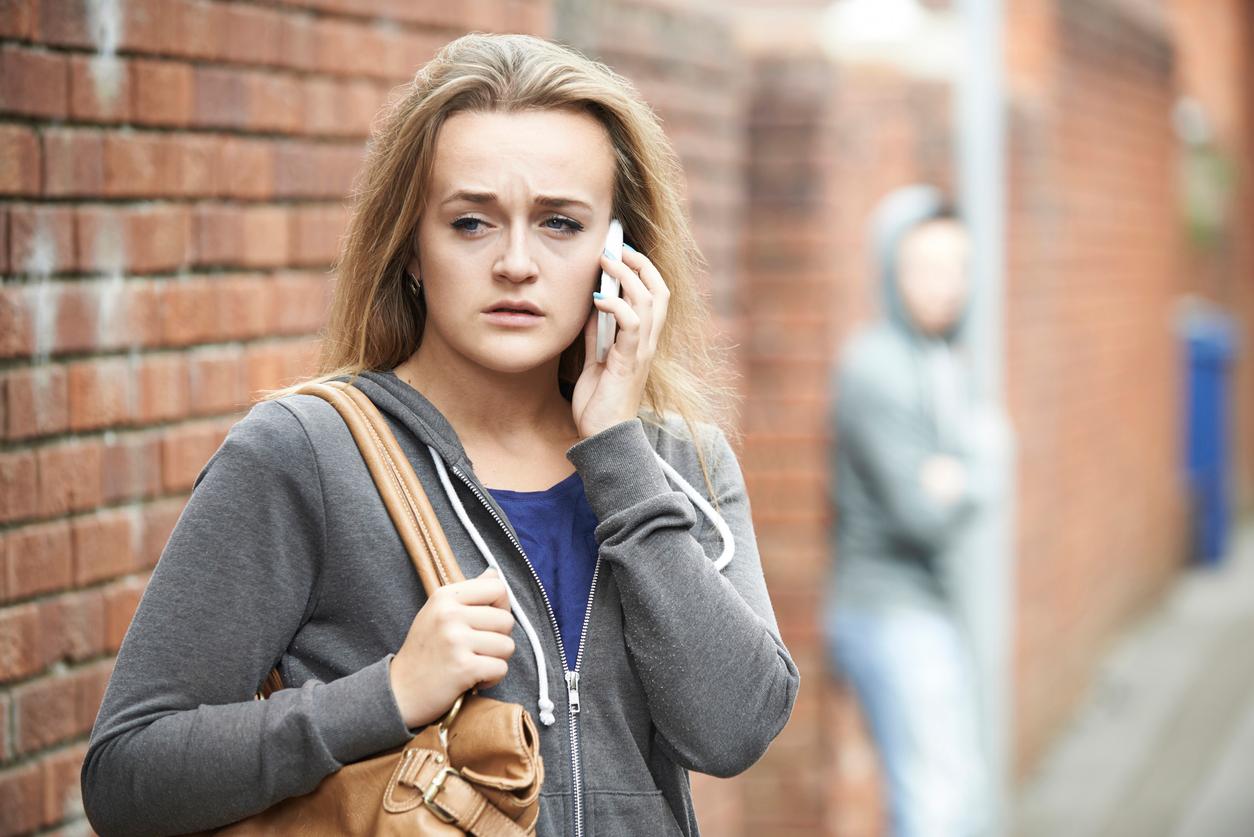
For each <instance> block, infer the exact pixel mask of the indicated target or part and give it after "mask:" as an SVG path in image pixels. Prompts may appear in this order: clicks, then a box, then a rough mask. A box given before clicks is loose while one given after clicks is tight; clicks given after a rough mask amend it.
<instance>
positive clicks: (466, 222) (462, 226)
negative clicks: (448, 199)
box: [453, 218, 483, 232]
mask: <svg viewBox="0 0 1254 837" xmlns="http://www.w3.org/2000/svg"><path fill="white" fill-rule="evenodd" d="M482 223H483V219H482V218H458V219H457V220H456V221H454V222H453V226H454V227H455V228H456V229H459V230H463V231H465V232H478V231H479V228H478V227H476V226H474V225H475V224H482Z"/></svg>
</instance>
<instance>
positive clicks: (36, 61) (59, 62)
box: [0, 44, 70, 119]
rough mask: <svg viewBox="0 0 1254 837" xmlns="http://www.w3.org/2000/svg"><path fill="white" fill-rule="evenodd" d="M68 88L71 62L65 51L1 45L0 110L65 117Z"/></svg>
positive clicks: (47, 117) (67, 103) (27, 114)
mask: <svg viewBox="0 0 1254 837" xmlns="http://www.w3.org/2000/svg"><path fill="white" fill-rule="evenodd" d="M69 91H70V85H69V63H68V61H67V60H66V57H65V56H64V55H63V54H60V53H55V52H47V51H45V50H38V49H29V48H27V47H21V46H16V45H12V44H10V45H6V46H0V112H7V113H17V114H22V115H24V116H37V117H41V118H45V119H64V118H65V116H66V114H67V113H69V101H70V92H69Z"/></svg>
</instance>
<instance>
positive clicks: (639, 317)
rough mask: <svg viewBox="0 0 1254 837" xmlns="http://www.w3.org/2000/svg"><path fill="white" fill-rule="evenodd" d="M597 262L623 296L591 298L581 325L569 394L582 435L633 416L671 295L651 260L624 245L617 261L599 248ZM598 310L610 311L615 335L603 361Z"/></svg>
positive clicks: (592, 432) (599, 430)
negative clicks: (580, 349) (578, 368)
mask: <svg viewBox="0 0 1254 837" xmlns="http://www.w3.org/2000/svg"><path fill="white" fill-rule="evenodd" d="M601 266H602V268H603V269H604V270H606V271H608V272H609V273H610V275H612V276H614V277H615V278H616V279H618V281H619V285H620V286H621V287H622V290H623V296H622V297H613V298H610V297H606V298H603V299H599V298H596V297H594V298H593V300H592V305H593V308H592V313H591V314H590V315H589V317H588V322H587V323H586V324H585V325H584V329H583V334H584V355H585V360H584V366H583V372H582V373H581V374H580V375H579V380H578V381H577V382H576V383H575V392H574V395H573V397H572V398H571V409H572V410H573V412H574V416H575V426H576V427H577V428H578V429H579V437H580V438H581V439H586V438H588V437H589V436H592V435H595V434H597V433H600V432H601V431H602V430H605V429H606V428H609V427H612V426H613V425H615V424H618V423H619V422H620V421H627V420H629V419H633V418H635V417H636V413H638V412H639V410H640V402H641V400H642V398H643V397H644V385H645V382H646V381H647V380H648V379H649V367H650V366H651V365H652V363H653V355H654V354H655V353H656V351H657V341H658V337H659V336H660V335H661V333H662V325H663V324H664V323H665V322H666V306H667V303H668V302H669V301H670V295H671V292H670V290H669V289H668V288H667V287H666V282H665V281H663V279H662V275H661V274H660V273H658V271H657V268H655V267H654V266H653V263H652V262H651V261H649V260H648V259H647V258H645V257H644V256H643V255H641V254H640V253H637V252H636V251H635V250H632V249H631V248H630V247H629V246H627V245H624V246H623V260H622V261H621V262H618V261H614V260H613V259H611V258H610V257H609V256H608V255H606V254H605V253H602V254H601ZM602 311H604V312H606V313H609V314H612V315H613V316H614V319H615V320H616V321H617V323H618V335H617V336H616V337H615V339H614V342H613V344H611V345H610V350H609V352H608V353H607V355H606V357H605V363H597V357H596V343H597V314H598V313H599V312H602Z"/></svg>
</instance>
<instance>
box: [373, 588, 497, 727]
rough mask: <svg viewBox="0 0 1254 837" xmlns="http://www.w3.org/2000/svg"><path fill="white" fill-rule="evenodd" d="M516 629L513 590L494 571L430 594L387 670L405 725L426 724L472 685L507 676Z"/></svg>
mask: <svg viewBox="0 0 1254 837" xmlns="http://www.w3.org/2000/svg"><path fill="white" fill-rule="evenodd" d="M513 630H514V615H513V614H512V613H510V611H509V592H508V591H507V590H506V588H505V582H503V581H501V577H500V576H499V575H497V573H496V570H494V569H491V568H489V569H487V570H485V571H484V572H483V574H482V575H480V576H478V577H476V578H471V579H467V580H466V581H459V582H457V583H456V584H446V585H444V586H443V587H441V588H440V589H438V590H436V591H435V592H434V593H433V594H431V597H430V598H429V599H427V603H426V604H424V605H423V606H422V609H421V610H419V611H418V615H417V616H415V617H414V622H413V624H412V625H410V627H409V633H408V634H407V635H406V636H405V643H404V644H403V645H402V646H401V650H400V651H397V652H396V656H395V657H393V658H392V664H391V666H390V667H389V670H388V676H389V678H390V680H391V684H392V694H393V695H395V696H396V705H397V706H398V707H400V710H401V717H402V718H403V719H404V720H405V725H406V726H408V727H410V728H411V729H416V728H418V727H424V726H426V725H427V724H430V723H432V722H433V721H436V720H438V719H439V718H440V717H441V716H442V715H444V713H445V712H447V711H448V710H449V707H451V706H452V705H453V701H455V700H457V696H458V695H460V694H461V693H462V692H464V691H466V690H467V689H469V688H471V687H472V686H475V685H479V686H483V687H488V686H495V685H496V684H497V683H500V682H501V681H502V680H504V679H505V675H506V673H508V671H509V666H508V665H507V663H506V662H505V661H506V660H508V659H509V658H510V656H511V655H512V654H513V653H514V640H513V638H512V637H511V636H510V633H511V632H512V631H513Z"/></svg>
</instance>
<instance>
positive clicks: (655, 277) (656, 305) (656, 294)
mask: <svg viewBox="0 0 1254 837" xmlns="http://www.w3.org/2000/svg"><path fill="white" fill-rule="evenodd" d="M623 263H624V264H625V265H627V266H628V267H630V268H632V269H633V270H635V271H636V272H637V273H638V274H639V277H640V281H641V283H643V284H644V286H645V287H646V288H648V290H649V294H650V296H651V297H652V299H653V322H652V323H651V325H650V328H649V349H650V350H654V349H656V348H657V341H658V337H659V336H660V335H661V333H662V324H663V323H665V322H666V309H667V306H668V305H669V304H670V299H671V290H670V288H668V287H667V286H666V280H665V279H663V278H662V274H661V273H659V272H658V269H657V267H655V266H654V264H653V262H651V261H649V257H648V256H646V255H644V254H643V253H640V252H637V251H635V250H632V249H630V248H627V247H624V248H623Z"/></svg>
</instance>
